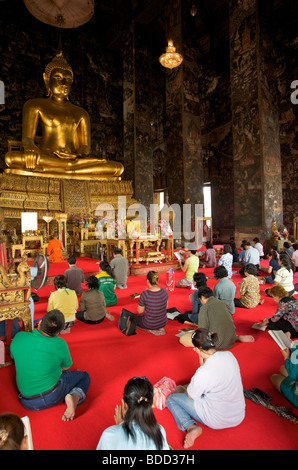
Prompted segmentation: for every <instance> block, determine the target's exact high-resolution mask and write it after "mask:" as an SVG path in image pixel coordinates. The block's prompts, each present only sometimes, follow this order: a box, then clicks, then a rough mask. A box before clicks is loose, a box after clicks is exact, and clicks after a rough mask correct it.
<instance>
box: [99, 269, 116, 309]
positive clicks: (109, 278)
mask: <svg viewBox="0 0 298 470" xmlns="http://www.w3.org/2000/svg"><path fill="white" fill-rule="evenodd" d="M96 277H97V279H98V286H99V287H98V288H99V290H100V291H102V292H103V295H104V298H105V302H106V306H107V307H112V305H116V303H117V302H118V298H117V295H116V294H115V288H116V281H115V279H114V276H113V273H112V268H111V266H110V265H109V263H108V262H107V261H101V262H100V263H99V274H97V275H96Z"/></svg>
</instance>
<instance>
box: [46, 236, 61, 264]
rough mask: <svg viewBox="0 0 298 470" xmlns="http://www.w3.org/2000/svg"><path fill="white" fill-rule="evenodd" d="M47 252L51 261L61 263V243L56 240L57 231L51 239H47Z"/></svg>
mask: <svg viewBox="0 0 298 470" xmlns="http://www.w3.org/2000/svg"><path fill="white" fill-rule="evenodd" d="M47 254H48V255H49V261H51V262H52V263H63V261H64V258H63V256H62V243H61V242H60V240H58V233H57V232H55V233H54V235H53V239H52V240H50V241H49V244H48V246H47Z"/></svg>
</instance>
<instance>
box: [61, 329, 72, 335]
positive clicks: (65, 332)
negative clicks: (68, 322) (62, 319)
mask: <svg viewBox="0 0 298 470" xmlns="http://www.w3.org/2000/svg"><path fill="white" fill-rule="evenodd" d="M67 333H70V328H66V330H62V331H60V335H66V334H67Z"/></svg>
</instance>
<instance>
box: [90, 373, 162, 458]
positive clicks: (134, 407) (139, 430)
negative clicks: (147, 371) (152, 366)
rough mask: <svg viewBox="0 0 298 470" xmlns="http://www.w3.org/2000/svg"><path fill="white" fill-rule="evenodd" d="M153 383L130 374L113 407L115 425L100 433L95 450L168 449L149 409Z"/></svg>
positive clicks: (159, 427)
mask: <svg viewBox="0 0 298 470" xmlns="http://www.w3.org/2000/svg"><path fill="white" fill-rule="evenodd" d="M153 396H154V392H153V386H152V384H151V382H149V380H148V379H147V378H146V377H133V378H132V379H130V380H129V381H128V382H127V384H126V385H125V387H124V394H123V399H122V404H121V405H117V406H116V408H115V416H114V419H115V422H116V425H114V426H110V427H109V428H107V429H106V430H105V431H104V432H103V433H102V435H101V438H100V440H99V443H98V445H97V448H96V450H170V449H171V448H170V446H169V444H168V443H167V438H166V433H165V430H164V428H163V427H162V426H160V425H159V424H158V423H157V421H156V418H155V416H154V413H153V410H152V404H153Z"/></svg>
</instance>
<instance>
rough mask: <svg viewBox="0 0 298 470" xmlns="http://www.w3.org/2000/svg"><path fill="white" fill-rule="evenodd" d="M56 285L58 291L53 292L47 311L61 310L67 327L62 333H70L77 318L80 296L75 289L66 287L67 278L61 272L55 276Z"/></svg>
mask: <svg viewBox="0 0 298 470" xmlns="http://www.w3.org/2000/svg"><path fill="white" fill-rule="evenodd" d="M54 286H55V288H56V291H55V292H52V293H51V295H50V297H49V300H48V306H47V312H50V311H51V310H60V312H62V313H63V315H64V318H65V327H64V330H63V331H62V332H61V333H60V334H62V333H69V332H70V328H71V327H72V326H73V325H74V323H75V320H76V311H77V309H78V306H79V303H78V297H77V294H76V292H75V291H74V290H72V289H68V288H67V287H66V278H65V276H63V275H61V274H60V275H59V276H56V277H55V278H54Z"/></svg>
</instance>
